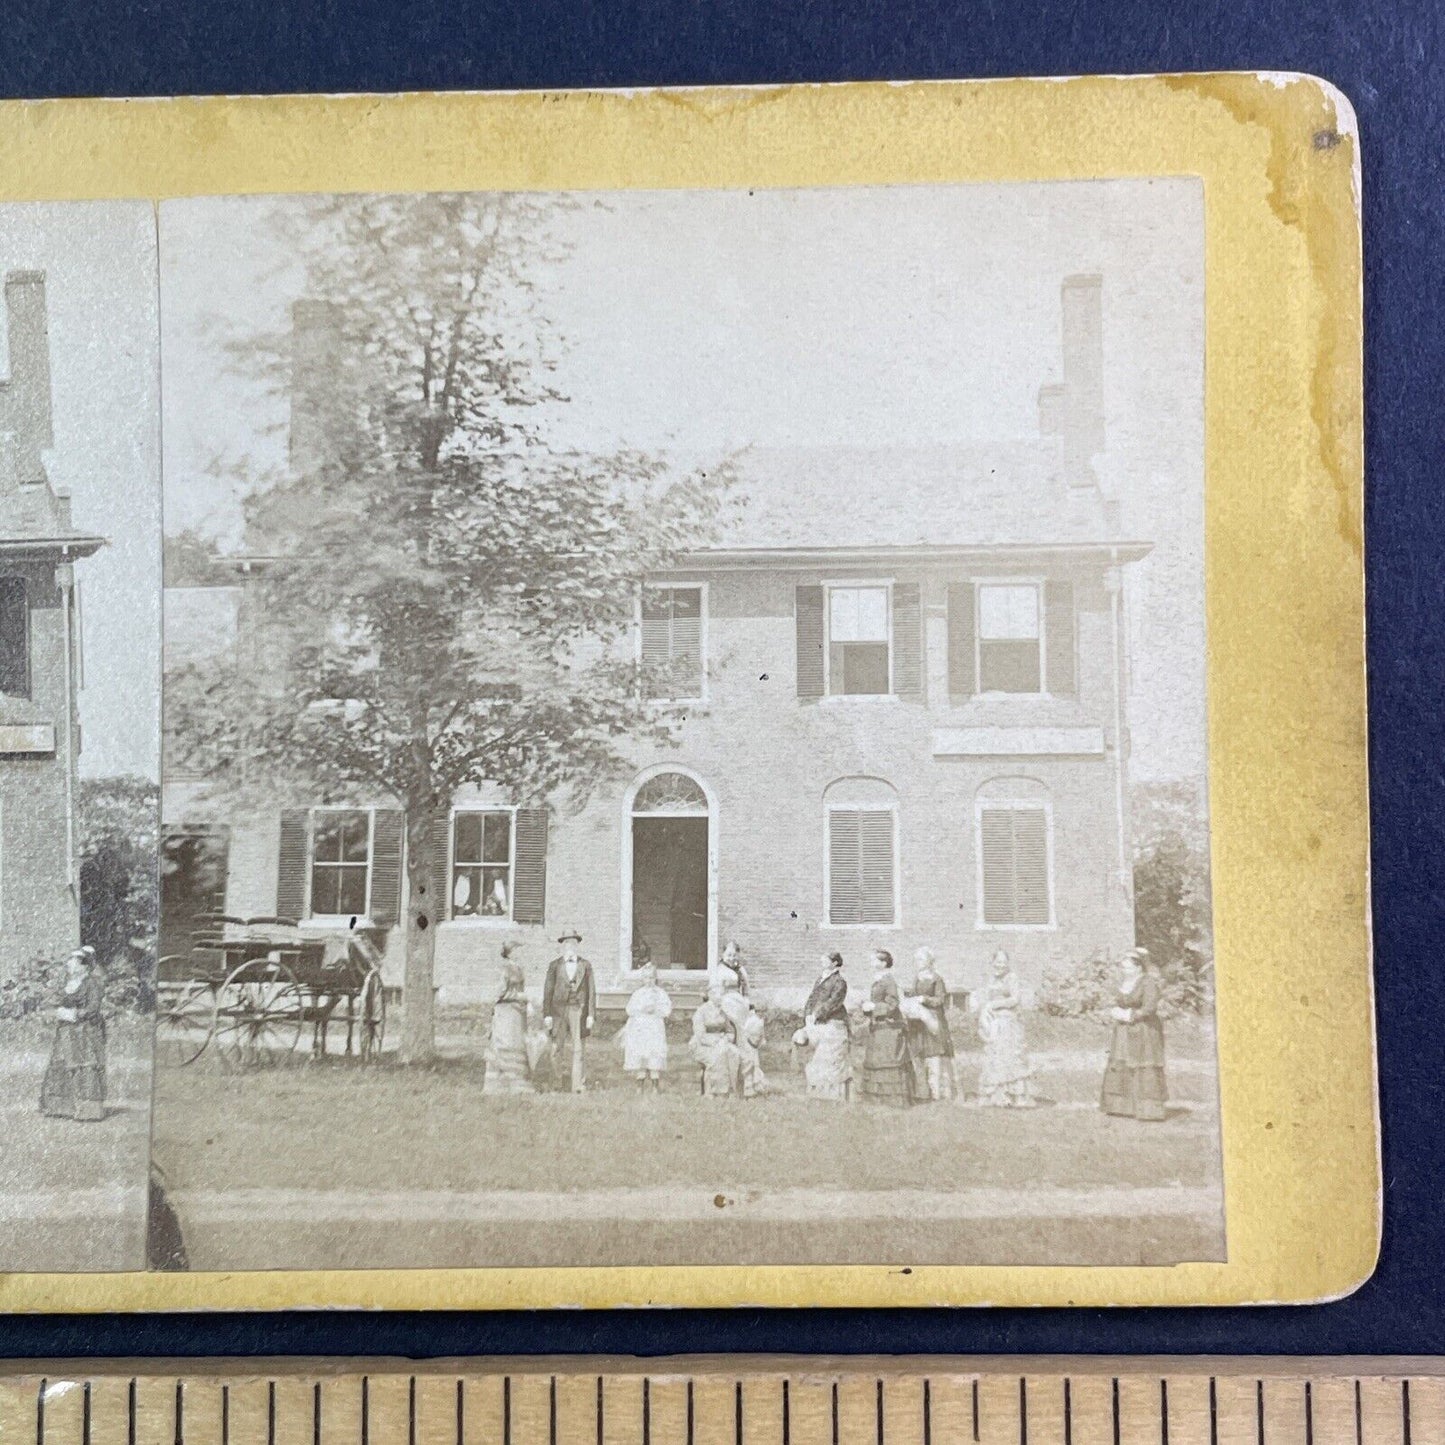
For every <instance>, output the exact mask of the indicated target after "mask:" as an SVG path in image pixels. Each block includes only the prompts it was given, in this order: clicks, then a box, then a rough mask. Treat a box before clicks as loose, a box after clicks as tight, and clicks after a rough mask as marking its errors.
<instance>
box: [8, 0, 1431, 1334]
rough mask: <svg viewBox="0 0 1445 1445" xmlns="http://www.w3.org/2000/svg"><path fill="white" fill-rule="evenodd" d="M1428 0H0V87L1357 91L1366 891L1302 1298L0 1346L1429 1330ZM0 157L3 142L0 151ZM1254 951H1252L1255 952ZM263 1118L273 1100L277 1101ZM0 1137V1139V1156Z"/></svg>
mask: <svg viewBox="0 0 1445 1445" xmlns="http://www.w3.org/2000/svg"><path fill="white" fill-rule="evenodd" d="M1442 14H1445V4H1442V0H1397V3H1392V0H1350V3H1348V4H1343V3H1336V4H1333V5H1331V4H1329V3H1328V0H1317V3H1316V4H1313V5H1310V4H1301V3H1299V0H1222V3H1218V4H1214V3H1196V4H1175V3H1168V4H1164V3H1160V4H1151V3H1149V0H1091V3H1073V4H1068V3H1055V4H1029V3H1025V0H975V3H968V0H961V3H953V4H950V3H946V0H937V3H927V0H891V3H890V0H872V3H866V0H815V3H813V4H808V3H807V0H791V3H786V0H785V3H782V4H779V5H777V6H776V8H774V7H772V6H769V5H768V4H766V3H765V0H694V3H686V0H677V3H673V4H664V3H641V0H600V3H597V4H589V3H587V0H572V3H566V0H541V3H528V0H513V3H512V4H511V5H510V6H508V5H495V4H486V3H473V4H465V3H456V4H451V5H448V4H445V3H443V0H420V3H413V0H356V3H354V4H343V3H338V0H322V3H317V4H314V5H309V6H308V5H305V4H302V3H297V0H250V3H247V0H195V3H192V4H188V5H187V4H180V3H177V4H170V3H159V0H141V3H136V0H130V3H127V0H89V3H86V0H74V3H67V0H48V3H47V0H8V3H7V4H6V5H5V6H4V8H3V10H0V96H47V95H169V94H185V93H192V94H204V93H210V92H277V91H308V90H310V91H337V90H352V91H365V90H381V91H386V90H401V89H449V88H468V89H470V88H476V89H486V88H509V89H510V88H515V89H527V88H543V87H547V88H553V87H562V86H642V85H681V84H689V85H692V84H703V83H710V84H735V83H744V82H760V81H782V80H797V81H830V80H856V79H874V78H883V79H908V78H915V77H917V78H934V77H937V78H943V77H966V76H1002V75H1070V74H1079V73H1088V72H1096V71H1104V72H1129V71H1173V70H1214V69H1237V70H1254V69H1267V70H1300V71H1310V72H1313V73H1315V74H1318V75H1322V76H1325V77H1327V78H1328V79H1330V80H1332V81H1334V82H1335V84H1337V85H1339V86H1340V87H1341V88H1342V89H1343V90H1344V91H1345V93H1346V94H1347V95H1349V96H1350V97H1351V99H1352V100H1353V101H1354V104H1355V107H1356V110H1357V111H1358V114H1359V119H1360V127H1361V131H1362V135H1363V166H1364V177H1365V263H1366V285H1365V335H1366V364H1365V386H1366V417H1367V432H1366V439H1367V463H1366V465H1367V500H1366V546H1367V553H1366V557H1367V565H1368V573H1369V619H1370V643H1369V664H1370V672H1371V678H1370V709H1371V734H1372V737H1371V764H1372V774H1373V790H1374V793H1373V803H1372V822H1373V829H1374V845H1373V854H1374V902H1375V930H1376V933H1375V940H1376V971H1377V988H1378V1006H1379V1018H1380V1061H1381V1072H1382V1083H1381V1087H1382V1094H1383V1107H1384V1128H1385V1164H1386V1169H1385V1173H1386V1191H1387V1193H1386V1225H1385V1241H1384V1251H1383V1254H1382V1256H1381V1261H1380V1268H1379V1271H1378V1273H1377V1274H1376V1275H1375V1277H1374V1279H1373V1280H1372V1281H1371V1282H1370V1283H1369V1284H1368V1285H1366V1286H1365V1288H1363V1289H1362V1290H1360V1291H1359V1292H1358V1293H1357V1294H1355V1295H1354V1296H1353V1297H1352V1298H1350V1299H1348V1300H1345V1301H1342V1302H1340V1303H1337V1304H1332V1305H1325V1306H1320V1307H1315V1308H1308V1309H1275V1310H1270V1309H1261V1310H1193V1311H1190V1310H1170V1311H1152V1312H1151V1311H1141V1310H1121V1311H1087V1312H1085V1311H1062V1310H1035V1311H1022V1310H1007V1311H981V1310H960V1311H893V1312H866V1313H865V1312H861V1311H854V1312H843V1311H831V1312H814V1311H806V1312H787V1313H782V1312H765V1311H757V1310H746V1311H734V1312H729V1313H703V1312H675V1311H674V1312H641V1311H629V1312H619V1313H616V1314H590V1313H558V1314H552V1315H544V1316H536V1315H522V1314H502V1315H485V1314H478V1315H461V1314H450V1315H430V1316H426V1315H420V1316H406V1315H364V1316H363V1315H339V1314H294V1315H281V1316H277V1315H271V1316H266V1315H251V1316H188V1317H185V1318H180V1317H165V1316H161V1317H151V1318H144V1319H133V1318H119V1317H100V1318H90V1319H83V1320H65V1319H40V1318H28V1319H27V1318H14V1319H0V1355H27V1356H37V1355H82V1354H98V1355H105V1354H110V1355H139V1354H172V1355H196V1354H240V1353H254V1352H264V1353H270V1352H286V1351H292V1352H304V1353H307V1354H323V1353H363V1352H364V1353H367V1354H371V1355H378V1354H398V1355H437V1354H467V1353H494V1352H507V1353H532V1352H554V1351H584V1350H586V1351H607V1352H621V1353H672V1352H679V1351H739V1350H787V1351H828V1352H846V1351H861V1350H874V1351H1002V1350H1007V1351H1058V1352H1068V1351H1092V1352H1100V1351H1151V1352H1165V1351H1172V1352H1199V1351H1213V1352H1229V1353H1242V1352H1248V1353H1254V1352H1261V1353H1269V1352H1290V1353H1313V1352H1347V1351H1348V1352H1357V1351H1370V1352H1374V1351H1380V1352H1421V1353H1426V1352H1433V1351H1436V1350H1442V1351H1445V1270H1442V1267H1441V1266H1442V1239H1445V1229H1442V1224H1441V1219H1440V1210H1439V1205H1438V1203H1437V1201H1438V1199H1439V1195H1440V1182H1441V1173H1442V1166H1445V1081H1442V1071H1441V1059H1442V1041H1445V986H1442V974H1445V927H1442V919H1441V902H1442V898H1445V890H1442V886H1441V883H1440V875H1441V873H1442V870H1445V844H1442V836H1441V833H1442V830H1441V813H1442V808H1445V761H1442V759H1445V719H1442V715H1441V710H1440V705H1439V699H1440V691H1441V679H1442V677H1445V628H1442V625H1441V624H1442V614H1445V448H1442V443H1441V437H1442V424H1445V417H1442V412H1445V385H1442V381H1445V368H1442V365H1441V361H1442V354H1445V346H1442V334H1445V326H1442V315H1441V312H1442V307H1441V291H1442V285H1441V283H1442V271H1445V253H1442V248H1441V232H1442V212H1445V172H1442V152H1445V119H1442V117H1445V111H1442V97H1445V67H1442V19H1441V16H1442ZM3 164H4V158H3V157H0V166H3ZM1257 963H1258V966H1259V967H1261V968H1268V967H1269V959H1268V958H1260V959H1259V960H1257ZM278 1127H280V1128H284V1121H278ZM3 1147H4V1145H3V1140H0V1152H3Z"/></svg>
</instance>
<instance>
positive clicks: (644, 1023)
mask: <svg viewBox="0 0 1445 1445" xmlns="http://www.w3.org/2000/svg"><path fill="white" fill-rule="evenodd" d="M671 1014H672V1000H671V999H670V998H669V997H668V996H667V994H666V992H665V991H664V990H663V989H661V988H659V987H658V984H657V969H656V968H655V967H654V966H653V965H652V964H650V963H649V964H647V965H646V966H645V967H644V968H643V969H642V983H641V985H640V986H639V987H638V988H636V989H634V990H633V993H632V997H631V998H629V999H628V1000H627V1022H626V1023H625V1024H624V1025H623V1028H622V1067H623V1068H624V1069H625V1070H626V1071H627V1072H628V1073H629V1074H631V1075H632V1076H633V1077H634V1078H635V1079H636V1080H637V1092H638V1093H639V1094H641V1093H644V1092H646V1091H648V1090H651V1092H652V1093H654V1094H659V1093H661V1092H662V1076H663V1073H664V1072H665V1071H666V1069H667V1020H668V1018H669V1017H670V1016H671Z"/></svg>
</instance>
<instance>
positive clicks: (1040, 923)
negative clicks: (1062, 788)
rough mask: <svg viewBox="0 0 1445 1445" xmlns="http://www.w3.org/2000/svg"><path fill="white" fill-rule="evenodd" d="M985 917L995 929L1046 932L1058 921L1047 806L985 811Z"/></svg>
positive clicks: (981, 837) (981, 832)
mask: <svg viewBox="0 0 1445 1445" xmlns="http://www.w3.org/2000/svg"><path fill="white" fill-rule="evenodd" d="M978 855H979V860H980V868H979V871H980V875H981V881H982V889H983V893H982V898H981V907H980V918H981V921H982V922H983V924H984V925H985V926H986V927H989V928H1046V927H1048V926H1049V925H1050V924H1051V923H1052V922H1053V904H1052V880H1051V878H1050V876H1049V874H1050V869H1049V828H1048V814H1047V812H1046V811H1045V810H1044V809H1043V808H1042V807H1037V806H1030V805H1021V804H1007V805H1002V806H999V805H988V806H984V807H980V809H979V812H978Z"/></svg>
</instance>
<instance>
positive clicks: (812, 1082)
mask: <svg viewBox="0 0 1445 1445" xmlns="http://www.w3.org/2000/svg"><path fill="white" fill-rule="evenodd" d="M808 1042H809V1043H810V1044H812V1046H813V1056H812V1058H810V1059H809V1060H808V1062H807V1063H806V1064H805V1065H804V1066H803V1077H804V1079H806V1080H807V1083H808V1093H809V1094H810V1095H811V1096H812V1097H813V1098H815V1099H846V1098H847V1097H848V1086H849V1084H851V1083H852V1082H853V1057H852V1050H851V1049H850V1048H849V1047H848V1025H847V1024H845V1023H844V1022H843V1020H842V1019H829V1020H828V1022H827V1023H825V1024H814V1025H813V1026H812V1028H810V1029H809V1030H808Z"/></svg>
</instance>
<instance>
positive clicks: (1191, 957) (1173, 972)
mask: <svg viewBox="0 0 1445 1445" xmlns="http://www.w3.org/2000/svg"><path fill="white" fill-rule="evenodd" d="M1134 936H1135V938H1136V939H1137V940H1138V942H1139V945H1140V947H1142V948H1147V949H1148V950H1149V956H1150V958H1152V959H1153V960H1154V961H1155V962H1156V963H1157V964H1158V965H1159V968H1160V971H1161V972H1162V974H1163V976H1164V996H1165V998H1166V999H1167V1000H1168V1001H1169V1002H1170V1003H1171V1004H1172V1005H1173V1006H1175V1007H1176V1008H1178V1009H1180V1010H1182V1011H1185V1012H1189V1013H1203V1012H1204V1011H1206V1010H1207V1009H1209V1008H1210V1007H1212V1005H1213V1001H1214V939H1213V931H1212V929H1211V926H1210V904H1209V855H1208V853H1207V852H1204V851H1201V850H1200V849H1199V848H1197V847H1194V846H1191V844H1190V842H1189V841H1188V840H1187V839H1186V838H1185V836H1184V835H1183V834H1182V833H1179V832H1173V831H1171V832H1167V833H1165V834H1164V835H1163V836H1162V837H1160V838H1159V839H1157V840H1156V841H1155V842H1154V843H1153V845H1152V846H1151V847H1150V848H1149V850H1148V851H1147V852H1146V853H1143V854H1142V855H1141V856H1140V857H1139V858H1137V859H1136V860H1135V863H1134Z"/></svg>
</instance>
